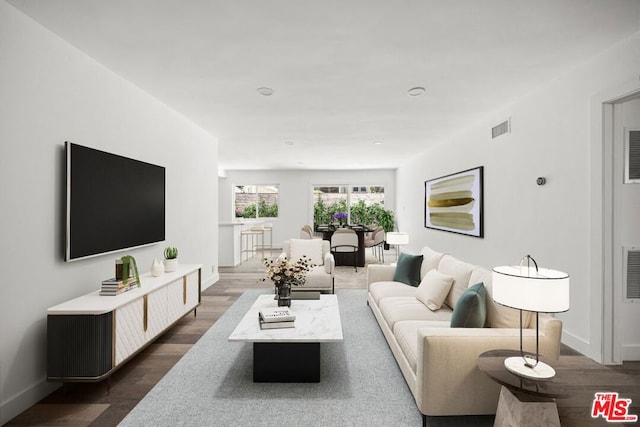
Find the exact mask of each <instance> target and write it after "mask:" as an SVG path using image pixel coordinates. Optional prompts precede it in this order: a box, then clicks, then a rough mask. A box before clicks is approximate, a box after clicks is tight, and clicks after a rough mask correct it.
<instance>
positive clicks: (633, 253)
mask: <svg viewBox="0 0 640 427" xmlns="http://www.w3.org/2000/svg"><path fill="white" fill-rule="evenodd" d="M623 262H624V272H623V273H624V279H623V280H624V299H625V301H627V302H640V246H634V247H625V248H624V261H623Z"/></svg>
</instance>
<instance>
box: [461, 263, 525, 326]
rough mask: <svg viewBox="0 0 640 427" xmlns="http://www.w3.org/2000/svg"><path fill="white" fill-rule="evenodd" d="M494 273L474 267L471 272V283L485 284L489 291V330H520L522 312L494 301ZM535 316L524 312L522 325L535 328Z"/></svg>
mask: <svg viewBox="0 0 640 427" xmlns="http://www.w3.org/2000/svg"><path fill="white" fill-rule="evenodd" d="M491 278H492V272H491V271H490V270H488V269H486V268H482V267H478V266H476V267H474V268H473V271H472V272H471V278H470V279H469V283H480V282H483V283H484V287H485V289H486V290H487V322H486V324H487V326H488V327H489V328H519V327H520V311H519V310H516V309H514V308H511V307H505V306H504V305H501V304H498V303H497V302H495V301H494V300H493V282H492V281H491ZM533 319H535V316H534V315H533V313H531V312H530V311H523V312H522V324H523V327H525V328H527V327H529V326H530V324H531V323H532V322H533V323H534V325H533V326H535V320H533Z"/></svg>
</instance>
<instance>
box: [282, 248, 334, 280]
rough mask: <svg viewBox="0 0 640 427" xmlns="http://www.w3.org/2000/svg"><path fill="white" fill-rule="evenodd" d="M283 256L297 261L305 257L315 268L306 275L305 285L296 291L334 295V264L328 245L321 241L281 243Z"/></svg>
mask: <svg viewBox="0 0 640 427" xmlns="http://www.w3.org/2000/svg"><path fill="white" fill-rule="evenodd" d="M282 251H283V255H284V256H286V257H287V258H289V259H290V260H292V261H297V260H298V259H300V258H302V256H303V255H306V256H307V258H308V259H310V261H311V262H312V263H313V264H315V267H313V268H311V270H310V271H309V272H308V273H307V283H305V284H304V285H303V286H299V287H297V288H295V290H296V291H320V292H326V293H334V291H335V288H334V278H335V269H336V262H335V259H334V257H333V255H332V254H331V252H330V244H329V241H327V240H322V239H290V240H285V241H284V242H282Z"/></svg>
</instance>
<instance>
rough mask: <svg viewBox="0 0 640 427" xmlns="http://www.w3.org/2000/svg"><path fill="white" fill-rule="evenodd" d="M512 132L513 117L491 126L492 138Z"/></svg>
mask: <svg viewBox="0 0 640 427" xmlns="http://www.w3.org/2000/svg"><path fill="white" fill-rule="evenodd" d="M509 132H511V119H507V120H505V121H504V122H502V123H500V124H499V125H496V126H494V127H492V128H491V139H495V138H497V137H499V136H500V135H504V134H505V133H509Z"/></svg>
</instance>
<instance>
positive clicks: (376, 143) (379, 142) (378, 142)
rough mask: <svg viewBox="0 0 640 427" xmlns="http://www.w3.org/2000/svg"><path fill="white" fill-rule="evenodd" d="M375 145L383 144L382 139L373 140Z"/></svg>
mask: <svg viewBox="0 0 640 427" xmlns="http://www.w3.org/2000/svg"><path fill="white" fill-rule="evenodd" d="M373 145H382V141H373Z"/></svg>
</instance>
